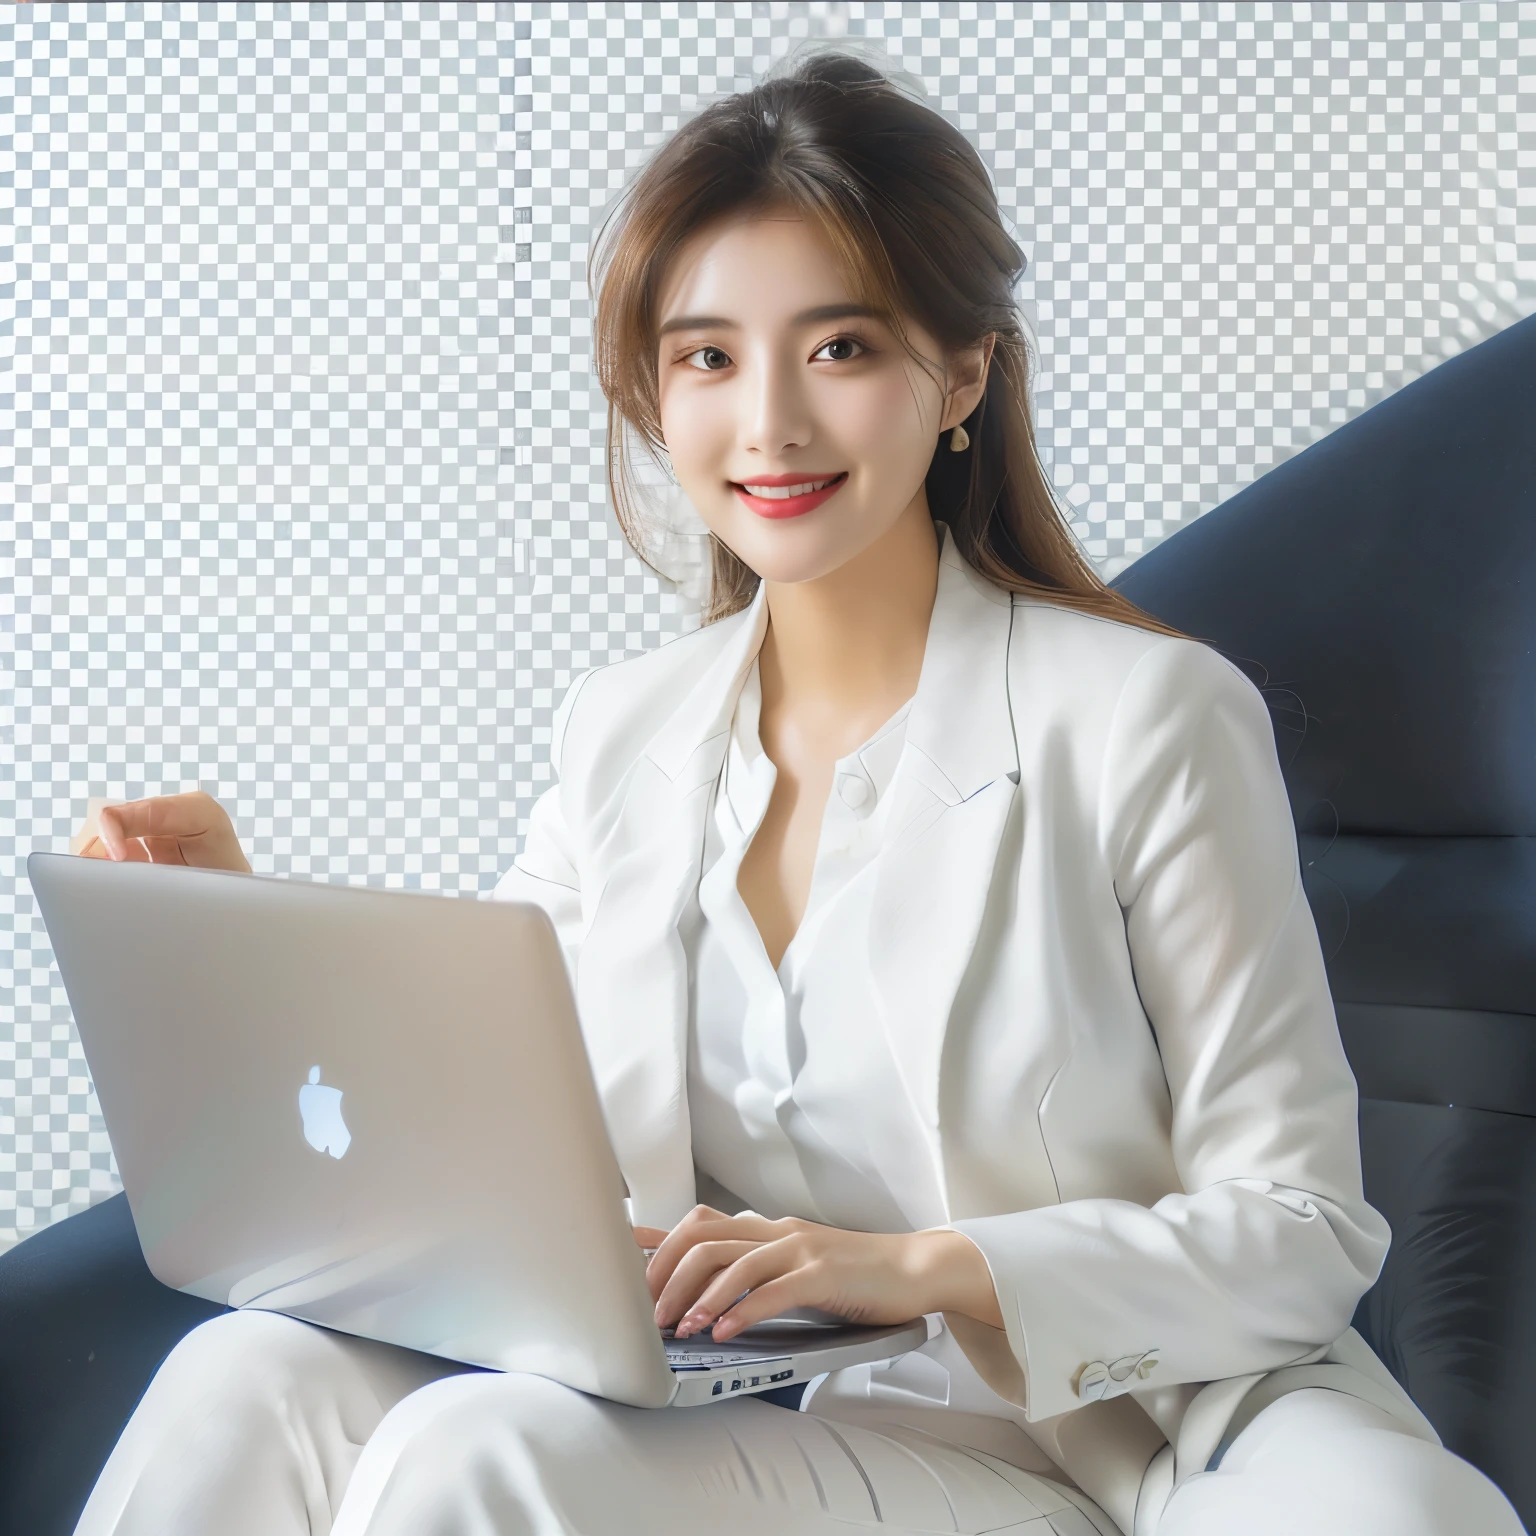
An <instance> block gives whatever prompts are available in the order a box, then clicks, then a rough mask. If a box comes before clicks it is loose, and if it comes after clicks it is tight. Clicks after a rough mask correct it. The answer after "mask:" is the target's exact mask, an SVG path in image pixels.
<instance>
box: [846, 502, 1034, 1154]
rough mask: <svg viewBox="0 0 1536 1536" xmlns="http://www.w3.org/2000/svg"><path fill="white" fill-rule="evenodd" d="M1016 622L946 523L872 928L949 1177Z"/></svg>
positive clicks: (873, 963) (1006, 767)
mask: <svg viewBox="0 0 1536 1536" xmlns="http://www.w3.org/2000/svg"><path fill="white" fill-rule="evenodd" d="M1009 619H1010V608H1009V600H1008V594H1007V593H1006V592H1003V591H1002V590H1001V589H999V588H997V587H994V586H992V584H991V583H989V582H986V581H984V580H983V578H982V577H980V576H978V575H977V574H976V573H975V572H973V571H972V570H971V569H970V567H968V566H967V565H966V564H965V563H964V562H963V561H962V560H961V559H960V557H959V556H958V555H957V554H956V553H955V551H954V545H953V542H952V540H951V539H950V538H949V535H948V530H947V529H946V530H945V539H944V548H943V553H942V555H941V558H940V565H939V587H938V592H937V594H936V597H935V600H934V609H933V616H932V618H931V619H930V621H929V628H928V641H927V646H926V648H925V650H924V653H923V666H922V671H921V673H920V675H919V678H918V685H917V693H916V695H915V696H914V698H913V701H912V712H911V714H910V715H909V716H908V723H907V746H906V751H905V753H904V755H903V757H902V760H901V765H900V767H899V768H898V770H897V774H896V779H895V781H894V783H893V784H892V787H891V792H892V794H893V795H894V796H895V797H896V798H895V799H894V801H893V802H892V806H891V817H890V821H889V823H888V827H889V834H888V841H887V843H886V846H885V847H884V848H883V849H882V850H881V853H880V858H879V864H878V873H877V875H876V883H875V891H874V896H873V906H872V909H871V913H870V929H869V963H870V969H871V973H872V975H873V977H874V979H875V987H876V993H877V997H878V999H879V1003H880V1008H881V1013H882V1018H883V1022H884V1025H885V1028H886V1032H887V1036H888V1038H889V1041H890V1045H891V1050H892V1054H893V1055H894V1057H895V1060H896V1063H897V1066H898V1068H899V1069H900V1072H901V1076H902V1080H903V1082H904V1084H905V1085H906V1089H907V1093H908V1096H909V1097H910V1099H911V1102H912V1105H913V1108H914V1109H915V1110H916V1112H917V1116H918V1120H919V1122H920V1123H921V1125H922V1126H923V1128H924V1131H925V1133H926V1134H927V1136H928V1139H929V1150H930V1152H931V1153H932V1155H933V1157H934V1159H935V1162H936V1163H937V1164H938V1166H939V1167H940V1168H941V1169H942V1158H941V1156H940V1145H939V1135H938V1130H939V1126H938V1120H939V1110H938V1106H939V1070H940V1057H941V1054H942V1051H943V1046H944V1036H945V1030H946V1026H947V1024H948V1021H949V1014H950V1010H951V1008H952V1006H953V1004H954V999H955V994H956V991H957V990H958V988H959V985H960V980H961V977H962V976H963V975H964V973H965V969H966V966H967V964H968V963H969V961H970V958H971V954H972V952H973V950H974V949H975V946H976V939H977V934H978V932H979V931H980V928H981V920H982V913H983V910H984V908H985V905H986V899H987V893H988V891H989V889H990V887H991V884H992V875H993V868H994V866H995V864H996V861H997V854H998V849H999V847H1000V845H1001V843H1002V839H1003V833H1004V830H1005V828H1006V827H1007V824H1008V819H1009V816H1010V814H1011V813H1012V812H1013V810H1014V806H1015V803H1016V802H1017V800H1018V798H1019V793H1020V791H1019V787H1018V784H1017V781H1016V768H1017V762H1018V758H1017V752H1016V748H1015V743H1014V737H1013V728H1012V725H1011V724H1010V718H1009V707H1008V684H1007V671H1006V669H1007V666H1008V647H1009V628H1010V625H1009Z"/></svg>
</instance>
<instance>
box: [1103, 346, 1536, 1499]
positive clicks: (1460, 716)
mask: <svg viewBox="0 0 1536 1536" xmlns="http://www.w3.org/2000/svg"><path fill="white" fill-rule="evenodd" d="M1113 585H1114V586H1115V587H1116V588H1117V589H1118V590H1119V591H1121V592H1123V593H1124V594H1125V595H1126V596H1127V597H1129V598H1131V599H1132V601H1134V602H1135V603H1137V604H1138V605H1140V606H1141V607H1142V608H1144V609H1146V610H1147V611H1148V612H1150V613H1153V614H1156V615H1157V616H1158V617H1159V618H1162V619H1164V620H1166V621H1167V622H1169V623H1171V624H1174V625H1176V626H1177V627H1179V628H1180V629H1182V630H1184V631H1185V632H1186V633H1187V634H1191V635H1194V636H1196V637H1198V638H1200V639H1202V640H1205V641H1208V642H1209V643H1210V644H1212V645H1214V646H1215V647H1216V648H1217V649H1218V650H1220V651H1221V652H1222V653H1223V654H1224V655H1226V656H1227V657H1228V658H1229V659H1231V660H1232V661H1234V662H1236V663H1237V664H1238V665H1240V666H1241V667H1242V668H1243V669H1244V671H1245V672H1246V673H1247V674H1248V676H1250V677H1251V678H1252V679H1253V681H1254V682H1255V683H1256V684H1257V685H1258V686H1259V687H1260V689H1261V690H1262V691H1263V693H1264V696H1265V698H1266V700H1267V701H1268V703H1269V706H1270V714H1271V718H1272V720H1273V722H1274V726H1275V737H1276V745H1277V748H1278V751H1279V756H1280V761H1281V764H1282V767H1283V768H1284V771H1285V777H1286V783H1287V786H1288V788H1289V792H1290V799H1291V810H1292V813H1293V814H1294V816H1295V820H1296V829H1297V842H1298V849H1299V852H1300V857H1301V864H1302V874H1303V882H1304V884H1305V887H1306V892H1307V896H1308V899H1309V900H1310V902H1311V906H1312V911H1313V915H1314V917H1315V918H1316V921H1317V926H1318V933H1319V936H1320V938H1321V940H1322V946H1323V953H1324V955H1325V957H1326V960H1327V965H1328V976H1329V981H1330V984H1331V987H1332V991H1333V996H1334V1000H1335V1004H1336V1006H1337V1011H1338V1017H1339V1028H1340V1032H1341V1033H1342V1035H1343V1038H1344V1044H1345V1047H1346V1049H1347V1050H1348V1052H1349V1056H1350V1060H1351V1062H1352V1064H1353V1066H1354V1069H1355V1075H1356V1078H1357V1079H1358V1081H1359V1084H1360V1095H1361V1105H1360V1132H1361V1146H1362V1153H1363V1159H1364V1169H1365V1186H1366V1194H1367V1196H1368V1198H1369V1199H1370V1200H1371V1202H1372V1203H1373V1204H1374V1205H1375V1206H1376V1207H1377V1208H1378V1209H1379V1210H1380V1211H1381V1212H1382V1214H1383V1215H1385V1216H1386V1218H1387V1220H1388V1221H1389V1222H1390V1223H1391V1226H1392V1230H1393V1243H1392V1249H1391V1252H1390V1254H1389V1256H1388V1258H1387V1263H1386V1267H1385V1269H1384V1270H1383V1272H1382V1275H1381V1278H1380V1280H1379V1281H1378V1282H1377V1284H1376V1286H1375V1287H1374V1288H1373V1289H1372V1290H1371V1292H1370V1293H1369V1294H1368V1295H1367V1296H1366V1297H1365V1299H1364V1301H1363V1302H1362V1303H1361V1305H1360V1310H1359V1312H1358V1314H1357V1315H1356V1318H1355V1325H1356V1327H1357V1328H1359V1329H1360V1331H1361V1333H1362V1334H1364V1335H1365V1337H1366V1338H1367V1339H1369V1340H1370V1341H1371V1343H1372V1345H1373V1346H1374V1347H1375V1349H1376V1351H1377V1353H1378V1354H1379V1355H1380V1356H1381V1357H1382V1359H1383V1360H1384V1361H1385V1362H1386V1363H1387V1365H1388V1366H1389V1367H1390V1368H1391V1369H1392V1371H1393V1372H1394V1373H1395V1374H1396V1375H1397V1377H1398V1379H1399V1380H1400V1381H1401V1382H1402V1383H1403V1385H1404V1386H1405V1387H1406V1388H1407V1389H1408V1391H1409V1393H1410V1394H1411V1395H1412V1396H1413V1398H1414V1400H1415V1401H1416V1402H1417V1403H1418V1404H1419V1406H1420V1407H1421V1408H1422V1409H1423V1410H1424V1412H1425V1413H1426V1414H1427V1415H1428V1417H1429V1418H1430V1420H1431V1421H1432V1422H1433V1423H1434V1425H1435V1427H1436V1428H1437V1429H1438V1430H1439V1432H1440V1435H1441V1437H1442V1438H1443V1439H1444V1441H1445V1443H1446V1444H1447V1445H1448V1446H1450V1447H1451V1449H1453V1450H1455V1451H1457V1452H1458V1453H1459V1454H1461V1455H1462V1456H1465V1457H1466V1458H1467V1459H1468V1460H1469V1461H1472V1462H1474V1463H1475V1464H1476V1465H1478V1466H1480V1467H1481V1468H1482V1469H1483V1470H1484V1471H1485V1472H1487V1473H1488V1475H1489V1476H1490V1477H1492V1478H1493V1479H1494V1481H1495V1482H1497V1483H1498V1484H1499V1485H1500V1486H1501V1487H1502V1488H1503V1489H1504V1490H1505V1492H1506V1493H1507V1494H1508V1495H1509V1497H1510V1499H1511V1500H1512V1501H1513V1502H1514V1504H1515V1505H1516V1507H1517V1508H1518V1509H1519V1511H1520V1514H1521V1518H1522V1519H1523V1520H1524V1521H1525V1522H1526V1524H1527V1525H1528V1526H1531V1527H1532V1528H1536V1457H1532V1456H1531V1455H1530V1434H1531V1428H1530V1426H1531V1425H1532V1424H1533V1423H1536V318H1532V319H1529V320H1525V321H1522V322H1521V323H1519V324H1517V325H1514V326H1511V327H1510V328H1509V329H1508V330H1505V331H1502V332H1500V333H1499V334H1498V335H1496V336H1494V337H1492V338H1491V339H1490V340H1488V341H1485V342H1483V343H1482V344H1481V345H1479V346H1477V347H1474V348H1471V349H1470V350H1469V351H1466V352H1463V353H1461V354H1460V355H1459V356H1457V357H1455V358H1453V359H1451V360H1450V361H1447V362H1445V363H1442V364H1441V365H1440V366H1439V367H1437V368H1435V369H1433V370H1432V371H1431V372H1429V373H1428V374H1426V375H1425V376H1424V377H1423V378H1420V379H1418V380H1416V381H1415V382H1414V383H1412V384H1410V385H1408V386H1407V387H1405V388H1404V389H1402V390H1400V391H1399V392H1398V393H1397V394H1395V395H1392V396H1391V397H1390V398H1388V399H1386V400H1384V401H1382V402H1381V403H1380V404H1378V405H1376V406H1374V407H1373V408H1372V409H1370V410H1369V411H1366V412H1365V413H1364V414H1362V415H1361V416H1359V417H1357V418H1355V420H1353V421H1351V422H1349V423H1348V424H1347V425H1345V426H1343V427H1340V428H1339V429H1338V430H1337V431H1336V432H1334V433H1332V434H1331V435H1330V436H1328V437H1327V438H1324V439H1323V440H1322V441H1320V442H1318V443H1315V444H1314V445H1313V446H1312V447H1310V448H1308V449H1306V450H1305V451H1304V452H1303V453H1300V454H1298V455H1297V456H1296V457H1294V458H1292V459H1290V460H1288V461H1287V462H1286V463H1284V464H1282V465H1279V466H1278V467H1276V468H1275V469H1273V470H1271V471H1269V472H1268V473H1267V474H1265V475H1264V476H1263V477H1262V478H1260V479H1259V480H1257V481H1256V482H1255V483H1254V484H1253V485H1251V486H1249V487H1248V488H1247V489H1246V490H1244V491H1243V492H1241V493H1240V494H1239V495H1237V496H1234V497H1233V498H1232V499H1231V500H1230V501H1228V502H1226V503H1224V504H1223V505H1222V506H1220V507H1218V508H1216V509H1215V510H1213V511H1211V512H1208V513H1207V514H1206V515H1205V516H1204V517H1202V518H1200V519H1199V520H1198V521H1197V522H1194V523H1192V524H1190V525H1189V527H1187V528H1184V529H1181V530H1180V531H1179V532H1178V533H1176V534H1174V535H1173V536H1171V537H1170V538H1168V539H1166V540H1165V541H1164V542H1163V543H1161V544H1160V545H1158V546H1157V547H1156V548H1155V549H1153V550H1151V551H1150V552H1149V553H1148V554H1147V555H1145V556H1144V557H1143V558H1142V559H1140V560H1138V561H1137V562H1136V563H1135V564H1134V565H1132V566H1130V567H1129V568H1128V569H1127V570H1125V571H1124V572H1123V573H1122V574H1121V575H1120V576H1119V577H1118V578H1117V579H1116V580H1115V582H1114V583H1113Z"/></svg>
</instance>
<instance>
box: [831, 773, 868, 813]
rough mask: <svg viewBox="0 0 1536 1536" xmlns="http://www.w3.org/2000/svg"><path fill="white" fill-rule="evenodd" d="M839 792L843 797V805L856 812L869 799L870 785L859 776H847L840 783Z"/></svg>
mask: <svg viewBox="0 0 1536 1536" xmlns="http://www.w3.org/2000/svg"><path fill="white" fill-rule="evenodd" d="M837 792H838V794H840V795H841V796H842V797H843V804H844V805H846V806H850V807H851V808H852V809H853V810H855V811H856V810H858V808H859V807H860V806H861V805H863V804H864V803H865V801H867V800H868V799H869V785H868V784H866V783H865V782H864V780H863V779H861V778H859V777H858V775H857V774H852V773H849V774H845V775H844V776H843V777H842V778H841V779H840V780H839V781H838V785H837Z"/></svg>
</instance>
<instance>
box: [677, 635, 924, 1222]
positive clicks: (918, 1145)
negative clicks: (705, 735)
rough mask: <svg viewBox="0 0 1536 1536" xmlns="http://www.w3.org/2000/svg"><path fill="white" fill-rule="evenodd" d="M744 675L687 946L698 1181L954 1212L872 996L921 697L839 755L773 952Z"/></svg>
mask: <svg viewBox="0 0 1536 1536" xmlns="http://www.w3.org/2000/svg"><path fill="white" fill-rule="evenodd" d="M761 707H762V687H761V680H760V677H759V673H758V665H757V661H756V660H755V659H754V661H753V662H752V664H751V667H750V669H749V670H748V672H747V673H746V674H745V677H744V679H743V683H742V688H741V692H740V694H739V696H738V699H737V703H736V708H735V713H734V716H733V719H732V725H731V736H730V741H729V744H728V746H727V750H726V755H725V759H724V762H723V764H722V766H721V771H720V776H719V778H718V779H717V781H716V784H715V790H714V798H713V802H712V806H711V810H710V814H709V815H708V817H707V818H706V826H705V842H704V859H703V864H702V866H701V876H700V880H699V885H698V889H697V892H696V895H695V897H694V898H693V899H692V900H691V901H690V902H689V904H688V908H687V910H686V911H685V913H684V915H683V919H682V922H681V924H680V930H679V931H680V933H681V936H682V940H683V944H684V947H685V949H686V951H687V953H688V956H689V962H690V963H689V979H690V986H689V1021H688V1025H689V1027H688V1109H689V1118H690V1121H691V1124H692V1137H693V1156H694V1163H695V1166H696V1168H697V1170H698V1173H699V1175H700V1179H699V1185H700V1198H701V1199H704V1200H707V1201H709V1202H710V1203H716V1204H719V1205H722V1206H723V1207H725V1208H728V1209H732V1210H735V1209H740V1208H743V1207H746V1208H750V1209H752V1210H755V1211H758V1212H760V1213H762V1214H763V1215H765V1216H800V1217H802V1218H804V1219H806V1220H810V1221H819V1222H825V1223H827V1224H828V1225H831V1226H837V1227H843V1228H848V1229H854V1230H862V1231H869V1232H905V1231H913V1230H916V1229H918V1228H921V1227H928V1226H934V1225H937V1224H939V1223H941V1222H943V1221H944V1219H945V1215H944V1207H943V1201H942V1198H941V1195H940V1191H939V1189H938V1185H937V1179H936V1175H935V1172H934V1168H933V1164H932V1159H931V1157H930V1156H929V1155H928V1153H927V1142H926V1139H925V1137H924V1136H923V1134H922V1131H921V1127H920V1124H919V1121H918V1119H917V1116H916V1112H915V1110H914V1109H913V1107H912V1105H911V1103H910V1101H909V1100H908V1098H907V1094H906V1090H905V1088H904V1087H903V1084H902V1079H901V1075H900V1073H899V1071H898V1070H897V1067H896V1063H895V1060H894V1058H893V1057H892V1055H891V1052H890V1047H889V1045H888V1043H887V1041H886V1038H885V1034H884V1030H883V1027H882V1024H881V1020H880V1014H879V1010H878V1008H877V1005H876V999H875V992H874V986H873V980H872V977H871V972H870V965H869V959H868V953H867V928H868V922H869V908H870V901H869V898H870V893H871V891H872V890H873V885H874V874H875V861H876V859H877V858H878V855H879V851H880V844H881V838H882V834H883V831H884V826H885V818H886V808H887V806H888V805H889V803H890V801H891V798H892V796H891V788H892V785H893V783H894V781H895V778H896V775H897V773H898V771H899V764H900V761H901V757H902V749H903V746H904V744H905V740H906V722H907V715H908V712H909V710H910V708H911V701H910V700H909V701H908V702H907V703H906V704H904V705H903V706H902V707H901V708H900V709H899V710H897V711H896V713H895V714H894V715H892V716H891V718H890V719H889V720H888V721H886V723H885V724H884V725H882V726H881V727H880V728H879V729H878V730H877V731H876V732H875V733H874V734H873V735H872V736H871V737H870V738H869V739H868V740H867V741H866V742H865V743H864V744H863V745H862V746H860V747H858V748H856V749H855V750H854V751H853V752H850V753H849V754H848V755H847V756H846V757H843V758H839V759H838V761H837V764H836V766H835V769H834V772H833V780H832V790H831V793H830V794H829V795H828V798H827V804H826V809H825V810H824V811H823V813H822V822H821V834H820V839H819V841H818V844H817V848H816V858H815V864H814V867H813V873H812V877H811V888H810V894H809V899H808V901H807V905H806V909H805V915H804V917H803V918H802V920H801V923H800V927H799V928H798V930H797V931H796V933H795V935H794V937H793V939H792V940H791V941H790V944H789V947H788V948H787V949H786V950H785V952H784V957H783V960H782V961H781V962H780V964H779V966H778V969H777V970H775V969H774V967H773V965H772V964H771V963H770V961H769V959H768V953H767V950H766V949H765V947H764V945H763V941H762V936H761V935H760V934H759V932H758V928H757V924H756V922H755V921H754V920H753V917H752V914H751V913H750V912H749V911H748V909H747V905H746V903H745V902H744V901H743V900H742V897H741V893H740V891H739V890H738V888H737V883H736V881H737V875H738V872H739V871H740V869H741V862H742V859H743V857H744V856H745V854H746V850H747V847H748V845H749V844H750V842H751V840H752V837H753V835H754V834H755V833H756V831H757V829H758V827H759V825H760V824H761V823H762V819H763V817H764V815H765V814H766V812H767V809H768V802H769V799H770V797H771V796H772V794H773V786H774V781H775V779H776V778H777V776H778V770H777V769H776V768H775V767H774V765H773V762H772V761H771V760H770V759H769V757H768V755H767V754H766V753H765V752H764V751H763V747H762V742H761V739H760V737H759V734H758V722H759V717H760V712H761Z"/></svg>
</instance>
